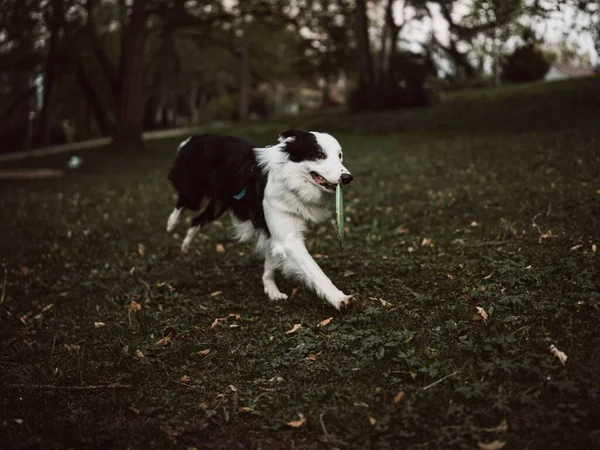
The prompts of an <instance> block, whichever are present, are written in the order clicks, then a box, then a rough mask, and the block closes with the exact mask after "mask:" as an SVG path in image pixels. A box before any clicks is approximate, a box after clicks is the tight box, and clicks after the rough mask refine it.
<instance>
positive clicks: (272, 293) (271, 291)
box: [265, 287, 288, 301]
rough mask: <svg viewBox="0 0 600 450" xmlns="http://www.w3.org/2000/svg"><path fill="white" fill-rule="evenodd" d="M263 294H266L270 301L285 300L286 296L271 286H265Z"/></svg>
mask: <svg viewBox="0 0 600 450" xmlns="http://www.w3.org/2000/svg"><path fill="white" fill-rule="evenodd" d="M265 294H267V296H268V297H269V300H272V301H276V300H285V299H287V298H288V296H287V294H284V293H283V292H280V291H279V289H277V288H272V287H268V288H267V287H265Z"/></svg>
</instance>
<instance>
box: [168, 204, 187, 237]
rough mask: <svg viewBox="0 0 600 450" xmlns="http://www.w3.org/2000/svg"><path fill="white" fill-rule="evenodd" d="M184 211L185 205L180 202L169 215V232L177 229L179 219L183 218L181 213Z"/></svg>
mask: <svg viewBox="0 0 600 450" xmlns="http://www.w3.org/2000/svg"><path fill="white" fill-rule="evenodd" d="M182 212H183V207H180V206H179V202H178V203H177V206H176V207H175V209H174V210H173V212H172V213H171V214H170V215H169V219H168V220H167V233H170V232H171V231H173V230H174V229H175V227H176V226H177V224H178V223H179V220H180V219H181V213H182Z"/></svg>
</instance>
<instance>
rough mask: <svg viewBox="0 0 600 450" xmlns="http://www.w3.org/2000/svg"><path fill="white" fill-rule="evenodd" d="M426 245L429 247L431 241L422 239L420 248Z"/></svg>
mask: <svg viewBox="0 0 600 450" xmlns="http://www.w3.org/2000/svg"><path fill="white" fill-rule="evenodd" d="M426 245H431V239H429V238H423V241H422V242H421V247H425V246H426Z"/></svg>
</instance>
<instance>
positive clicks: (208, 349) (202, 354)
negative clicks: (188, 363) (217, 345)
mask: <svg viewBox="0 0 600 450" xmlns="http://www.w3.org/2000/svg"><path fill="white" fill-rule="evenodd" d="M209 353H210V348H207V349H206V350H200V351H199V352H198V354H199V355H200V356H204V355H208V354H209Z"/></svg>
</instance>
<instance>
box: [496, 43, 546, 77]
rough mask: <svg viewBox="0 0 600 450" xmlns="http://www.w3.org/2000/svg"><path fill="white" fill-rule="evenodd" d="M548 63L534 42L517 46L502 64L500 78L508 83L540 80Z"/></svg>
mask: <svg viewBox="0 0 600 450" xmlns="http://www.w3.org/2000/svg"><path fill="white" fill-rule="evenodd" d="M549 67H550V63H549V62H548V61H547V59H546V56H545V55H544V53H543V52H542V51H541V50H540V49H539V48H538V47H537V46H536V45H534V44H526V45H524V46H522V47H517V48H516V49H515V51H514V52H513V53H512V54H511V55H510V56H508V57H507V58H506V61H505V62H504V64H503V66H502V80H504V81H507V82H509V83H525V82H528V81H537V80H541V79H542V78H543V77H544V75H546V72H548V68H549Z"/></svg>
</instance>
